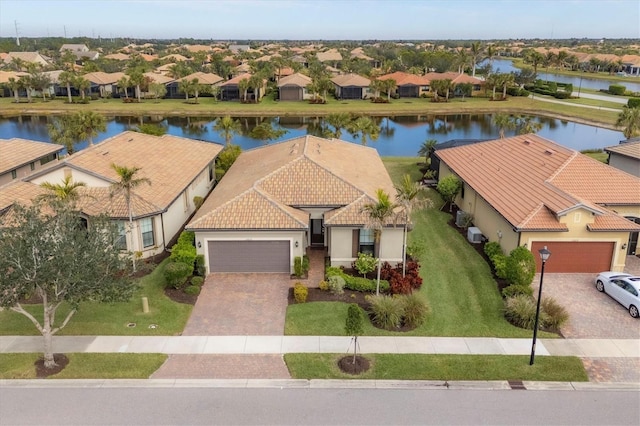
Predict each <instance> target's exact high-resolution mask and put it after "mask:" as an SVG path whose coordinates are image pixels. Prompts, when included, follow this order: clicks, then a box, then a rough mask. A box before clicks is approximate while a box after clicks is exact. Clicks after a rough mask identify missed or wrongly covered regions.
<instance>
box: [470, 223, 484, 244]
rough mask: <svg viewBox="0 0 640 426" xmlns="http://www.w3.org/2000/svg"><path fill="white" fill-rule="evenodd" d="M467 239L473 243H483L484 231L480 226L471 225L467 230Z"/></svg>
mask: <svg viewBox="0 0 640 426" xmlns="http://www.w3.org/2000/svg"><path fill="white" fill-rule="evenodd" d="M467 240H469V242H470V243H473V244H478V243H481V242H482V231H480V228H476V227H475V226H472V227H470V228H469V229H468V230H467Z"/></svg>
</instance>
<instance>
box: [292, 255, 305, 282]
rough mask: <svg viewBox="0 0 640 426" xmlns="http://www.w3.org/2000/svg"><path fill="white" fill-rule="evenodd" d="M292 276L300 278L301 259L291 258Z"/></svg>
mask: <svg viewBox="0 0 640 426" xmlns="http://www.w3.org/2000/svg"><path fill="white" fill-rule="evenodd" d="M293 274H294V275H295V276H296V277H298V278H300V277H301V276H302V275H303V274H302V258H301V257H300V256H296V257H294V258H293Z"/></svg>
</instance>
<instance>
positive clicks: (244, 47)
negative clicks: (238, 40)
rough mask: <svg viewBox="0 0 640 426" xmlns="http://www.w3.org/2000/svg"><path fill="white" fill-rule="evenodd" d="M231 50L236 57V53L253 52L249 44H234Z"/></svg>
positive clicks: (230, 47)
mask: <svg viewBox="0 0 640 426" xmlns="http://www.w3.org/2000/svg"><path fill="white" fill-rule="evenodd" d="M229 50H230V51H231V53H233V54H234V55H235V54H236V53H240V52H247V51H249V50H251V46H249V45H248V44H232V45H230V46H229Z"/></svg>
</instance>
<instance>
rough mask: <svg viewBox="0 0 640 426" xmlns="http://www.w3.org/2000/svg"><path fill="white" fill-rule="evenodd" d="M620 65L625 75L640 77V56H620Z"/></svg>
mask: <svg viewBox="0 0 640 426" xmlns="http://www.w3.org/2000/svg"><path fill="white" fill-rule="evenodd" d="M622 65H623V66H624V72H625V73H626V74H628V75H635V76H640V56H638V55H624V56H622Z"/></svg>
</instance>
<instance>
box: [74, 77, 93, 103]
mask: <svg viewBox="0 0 640 426" xmlns="http://www.w3.org/2000/svg"><path fill="white" fill-rule="evenodd" d="M73 85H74V86H76V89H78V90H80V93H81V94H82V99H84V92H85V90H87V89H88V88H90V87H91V82H90V81H89V80H87V79H86V78H84V77H83V76H81V75H79V76H78V77H76V79H75V81H74V82H73Z"/></svg>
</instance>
